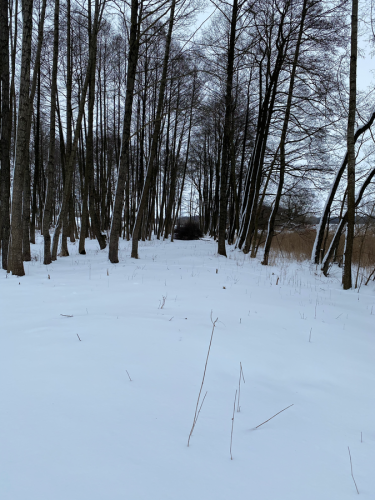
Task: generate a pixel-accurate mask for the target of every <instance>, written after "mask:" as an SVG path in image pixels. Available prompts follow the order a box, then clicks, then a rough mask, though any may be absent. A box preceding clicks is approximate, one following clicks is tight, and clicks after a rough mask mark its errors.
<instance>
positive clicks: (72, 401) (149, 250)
mask: <svg viewBox="0 0 375 500" xmlns="http://www.w3.org/2000/svg"><path fill="white" fill-rule="evenodd" d="M130 244H131V243H127V242H124V241H121V252H120V258H121V262H120V264H117V265H111V264H110V263H109V262H108V259H107V250H104V251H99V250H98V249H97V244H96V242H94V241H92V242H88V243H87V251H88V253H87V255H86V256H81V255H78V243H77V245H70V252H71V256H70V257H68V258H59V259H58V260H57V262H54V263H53V264H52V265H51V266H48V267H46V266H43V265H42V264H41V256H42V246H41V240H39V243H38V245H37V246H35V247H33V251H34V259H35V258H36V259H37V260H33V261H32V262H30V263H25V270H26V276H25V277H23V278H17V277H14V276H9V275H8V276H7V275H6V273H5V272H4V271H2V274H1V285H0V293H1V319H2V321H1V326H2V328H1V337H0V338H1V344H0V353H1V359H0V380H1V408H0V415H1V417H0V420H1V427H0V433H1V437H0V439H1V452H0V457H1V458H0V461H1V463H0V467H1V478H0V497H1V499H2V500H86V499H87V500H120V499H121V500H124V499H128V500H192V499H195V500H209V499H212V500H228V499H229V498H234V499H238V500H240V499H254V500H334V499H340V500H346V499H351V498H355V497H357V492H356V489H355V485H354V482H353V479H352V476H351V469H350V459H349V452H348V447H349V448H350V452H351V458H352V464H353V474H354V478H355V481H356V483H357V486H358V489H359V493H360V495H361V498H368V499H374V498H375V475H374V464H375V404H374V387H375V363H374V345H375V337H374V336H375V330H374V318H375V288H374V283H373V282H371V285H369V286H368V287H365V286H363V287H362V288H361V289H360V292H359V293H358V292H357V291H350V292H344V291H343V290H342V289H341V284H340V281H341V279H340V278H341V276H339V274H337V277H334V276H333V277H330V278H329V279H326V278H324V277H321V276H320V273H319V271H316V269H315V266H314V267H312V266H311V265H309V264H308V263H304V264H301V265H300V264H298V265H297V264H291V263H284V264H282V263H280V265H278V266H276V267H268V268H267V267H264V266H261V265H260V262H259V260H251V259H250V258H249V257H248V256H246V257H245V256H244V255H243V254H242V253H241V252H239V251H237V250H232V248H229V253H228V256H229V258H228V259H225V258H223V257H220V258H219V257H217V255H216V244H215V243H214V242H213V241H193V242H181V241H176V242H174V243H170V242H159V241H152V242H147V243H141V242H140V259H139V260H132V259H130ZM216 270H218V272H216ZM276 283H277V284H276ZM211 311H212V317H213V319H216V318H218V322H217V323H216V328H215V331H214V335H213V340H212V347H211V351H210V355H209V359H208V365H207V372H206V377H205V382H204V387H203V390H202V396H201V401H202V399H203V396H204V394H205V393H206V391H207V396H206V398H205V400H204V404H203V406H202V409H201V412H200V414H199V419H198V421H197V423H196V426H195V429H194V433H193V435H192V438H191V441H190V447H189V448H188V447H187V440H188V436H189V432H190V429H191V426H192V423H193V417H194V411H195V407H196V404H197V397H198V393H199V389H200V386H201V382H202V376H203V370H204V366H205V361H206V356H207V350H208V345H209V341H210V336H211V332H212V324H211V320H210V314H211ZM310 336H311V338H310ZM309 340H311V341H309ZM240 362H241V363H242V367H243V373H244V379H245V383H243V381H242V383H241V398H240V412H237V411H236V412H235V418H234V425H233V443H232V455H233V460H231V458H230V439H231V428H232V415H233V404H234V397H235V392H236V390H237V389H238V382H239V374H240ZM129 377H130V378H131V381H130V379H129ZM289 405H293V406H291V407H290V408H288V409H287V410H285V411H284V412H282V413H280V414H279V415H277V416H276V417H275V418H273V419H272V420H270V421H269V422H267V423H265V424H264V425H262V426H261V427H259V428H258V429H256V430H254V428H255V427H256V426H258V425H259V424H261V423H262V422H264V421H266V420H267V419H269V418H270V417H272V416H273V415H275V414H276V413H278V412H279V411H281V410H282V409H284V408H286V407H288V406H289ZM361 433H362V441H363V442H361Z"/></svg>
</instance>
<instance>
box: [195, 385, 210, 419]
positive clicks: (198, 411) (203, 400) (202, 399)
mask: <svg viewBox="0 0 375 500" xmlns="http://www.w3.org/2000/svg"><path fill="white" fill-rule="evenodd" d="M207 392H208V391H206V394H205V395H204V397H203V399H202V403H201V405H200V407H199V410H198V413H197V418H196V419H195V423H197V421H198V417H199V414H200V412H201V409H202V406H203V403H204V400H205V399H206V396H207Z"/></svg>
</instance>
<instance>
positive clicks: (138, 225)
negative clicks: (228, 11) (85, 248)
mask: <svg viewBox="0 0 375 500" xmlns="http://www.w3.org/2000/svg"><path fill="white" fill-rule="evenodd" d="M175 6H176V0H172V2H171V13H170V17H169V26H168V34H167V38H166V41H165V53H164V61H163V72H162V77H161V81H160V88H159V97H158V107H157V111H156V117H155V125H154V132H153V135H152V144H151V150H150V157H149V161H148V167H147V174H146V179H145V183H144V186H143V191H142V196H141V200H140V203H139V207H138V213H137V217H136V220H135V224H134V229H133V239H132V252H131V257H132V258H133V259H138V234H139V230H140V228H141V223H142V217H143V213H144V212H145V209H146V207H147V200H148V195H149V190H150V184H151V179H152V177H153V173H154V172H153V169H154V162H155V159H156V154H157V149H158V142H159V135H160V128H161V121H162V112H163V105H164V95H165V87H166V84H167V70H168V61H169V52H170V46H171V40H172V30H173V23H174V11H175Z"/></svg>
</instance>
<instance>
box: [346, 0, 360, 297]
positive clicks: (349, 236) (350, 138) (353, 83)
mask: <svg viewBox="0 0 375 500" xmlns="http://www.w3.org/2000/svg"><path fill="white" fill-rule="evenodd" d="M357 44H358V0H353V3H352V33H351V48H350V91H349V115H348V133H347V148H348V180H347V186H348V198H347V199H348V210H347V214H348V224H347V228H346V238H345V256H344V272H343V276H342V286H343V288H344V290H349V289H350V288H351V287H352V256H353V241H354V224H355V143H354V127H355V115H356V108H357Z"/></svg>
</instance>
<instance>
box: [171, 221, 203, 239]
mask: <svg viewBox="0 0 375 500" xmlns="http://www.w3.org/2000/svg"><path fill="white" fill-rule="evenodd" d="M202 236H203V232H202V231H201V230H200V228H199V225H198V224H197V223H196V222H186V223H185V224H183V225H182V226H178V227H177V228H176V229H175V230H174V239H175V240H199V238H202Z"/></svg>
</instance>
